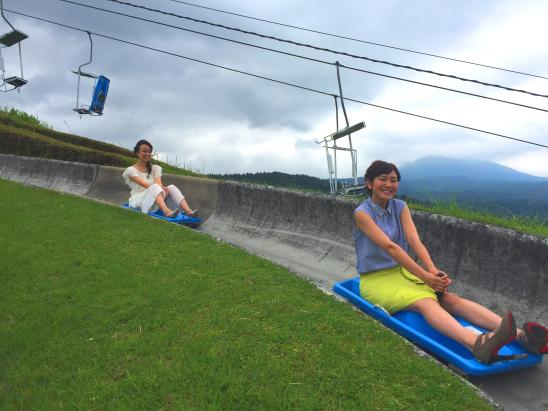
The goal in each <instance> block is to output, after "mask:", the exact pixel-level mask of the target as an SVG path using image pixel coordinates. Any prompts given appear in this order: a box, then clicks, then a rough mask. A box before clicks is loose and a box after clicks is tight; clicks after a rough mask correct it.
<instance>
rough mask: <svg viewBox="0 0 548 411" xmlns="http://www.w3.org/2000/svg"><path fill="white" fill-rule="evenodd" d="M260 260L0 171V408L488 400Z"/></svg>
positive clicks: (440, 404) (350, 405) (476, 405)
mask: <svg viewBox="0 0 548 411" xmlns="http://www.w3.org/2000/svg"><path fill="white" fill-rule="evenodd" d="M489 408H490V407H489V405H488V404H487V403H486V402H485V401H484V400H483V399H481V398H480V397H479V396H478V395H477V393H476V392H475V390H474V389H473V388H471V387H470V386H468V385H467V384H466V383H464V382H462V381H461V380H460V379H459V378H457V377H455V376H454V375H453V374H452V373H451V372H449V371H448V370H446V369H444V368H443V367H441V366H439V365H438V364H437V363H436V362H435V361H433V360H431V359H429V358H424V357H420V356H418V355H417V354H416V353H415V352H414V351H413V348H412V347H411V346H410V345H409V344H408V343H406V342H404V341H403V340H402V339H401V338H399V337H398V336H396V335H394V334H393V333H392V332H390V331H388V330H386V329H384V328H383V327H382V326H380V325H379V324H378V323H376V322H375V321H373V320H371V319H370V318H368V317H367V316H365V315H362V314H361V313H360V312H357V311H355V310H353V309H352V307H351V306H350V305H348V304H345V303H342V302H339V301H336V300H335V299H334V298H333V297H330V296H327V295H325V294H324V293H322V292H321V291H319V290H318V289H317V288H316V287H315V286H314V285H313V284H311V283H309V282H307V281H305V280H303V279H300V278H298V277H296V276H295V275H293V274H291V273H289V272H288V271H287V270H285V269H283V268H281V267H279V266H277V265H275V264H272V263H270V262H268V261H266V260H264V259H261V258H257V257H255V256H252V255H249V254H247V253H245V252H244V251H242V250H240V249H238V248H234V247H232V246H230V245H228V244H224V243H221V242H218V241H216V240H215V239H213V238H211V237H208V236H206V235H202V234H200V233H198V232H195V231H193V230H191V229H187V228H182V227H179V226H176V225H174V224H170V223H165V222H162V221H158V220H154V219H152V218H149V217H147V216H142V215H140V214H138V213H133V212H129V211H126V210H123V209H122V208H117V207H112V206H108V205H104V204H98V203H95V202H92V201H89V200H86V199H82V198H77V197H73V196H69V195H62V194H59V193H54V192H51V191H47V190H42V189H35V188H29V187H24V186H21V185H18V184H15V183H12V182H7V181H3V180H0V409H2V410H10V409H19V410H48V409H85V410H94V409H97V410H102V409H116V410H118V409H134V410H144V409H151V410H152V409H154V410H155V409H165V410H172V409H189V410H208V409H222V410H231V409H232V410H258V409H266V410H277V409H296V410H309V409H314V410H316V409H317V410H324V409H326V410H332V409H341V410H342V409H344V410H349V409H360V410H363V409H382V410H384V409H406V410H410V409H417V410H434V409H440V410H450V409H461V410H462V409H474V410H477V409H489Z"/></svg>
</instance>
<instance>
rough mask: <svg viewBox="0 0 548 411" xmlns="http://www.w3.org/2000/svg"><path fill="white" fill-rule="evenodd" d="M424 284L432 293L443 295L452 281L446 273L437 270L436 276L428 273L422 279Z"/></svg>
mask: <svg viewBox="0 0 548 411" xmlns="http://www.w3.org/2000/svg"><path fill="white" fill-rule="evenodd" d="M424 282H425V283H426V284H428V285H429V286H430V288H432V289H433V290H434V291H438V292H441V293H444V292H445V291H447V287H449V285H450V284H451V282H452V281H451V279H450V278H449V276H448V275H447V273H444V272H443V271H440V270H437V273H436V274H434V273H432V272H429V275H428V276H427V277H426V278H425V279H424Z"/></svg>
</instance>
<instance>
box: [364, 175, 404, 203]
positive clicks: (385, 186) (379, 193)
mask: <svg viewBox="0 0 548 411" xmlns="http://www.w3.org/2000/svg"><path fill="white" fill-rule="evenodd" d="M366 185H367V188H368V189H369V190H371V197H372V198H373V201H375V202H376V203H377V204H379V205H382V206H385V205H386V203H387V202H388V200H390V199H391V198H392V197H394V196H395V195H396V193H397V192H398V185H399V182H398V175H397V174H396V172H395V171H394V170H392V171H391V172H390V173H388V174H381V175H379V176H377V177H375V178H374V179H373V181H369V180H367V181H366Z"/></svg>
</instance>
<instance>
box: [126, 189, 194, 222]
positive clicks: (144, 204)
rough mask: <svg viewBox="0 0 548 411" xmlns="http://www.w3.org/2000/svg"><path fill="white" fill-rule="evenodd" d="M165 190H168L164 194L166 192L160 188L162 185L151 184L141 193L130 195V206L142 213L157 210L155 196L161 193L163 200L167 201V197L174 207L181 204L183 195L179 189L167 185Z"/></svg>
mask: <svg viewBox="0 0 548 411" xmlns="http://www.w3.org/2000/svg"><path fill="white" fill-rule="evenodd" d="M167 191H168V192H167V194H166V192H165V191H164V190H162V187H160V186H159V185H158V184H156V183H155V184H152V185H151V186H150V187H148V188H147V189H146V190H145V191H143V192H142V193H139V194H135V195H134V196H131V197H130V198H129V205H130V207H134V208H140V209H141V212H142V213H144V214H146V213H149V212H154V211H156V210H158V204H156V197H158V195H159V194H161V195H162V197H163V198H164V200H166V201H167V200H168V199H170V200H171V201H170V203H171V202H173V203H174V204H175V207H177V208H178V207H179V204H181V201H182V200H183V198H185V196H184V195H183V194H182V193H181V190H179V189H178V188H177V187H176V186H174V185H169V186H167Z"/></svg>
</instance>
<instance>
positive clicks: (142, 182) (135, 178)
mask: <svg viewBox="0 0 548 411" xmlns="http://www.w3.org/2000/svg"><path fill="white" fill-rule="evenodd" d="M129 179H130V180H131V181H133V182H135V183H137V184H139V185H140V186H143V187H144V188H149V187H150V184H149V183H147V181H146V180H145V179H144V178H143V177H139V176H129Z"/></svg>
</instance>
